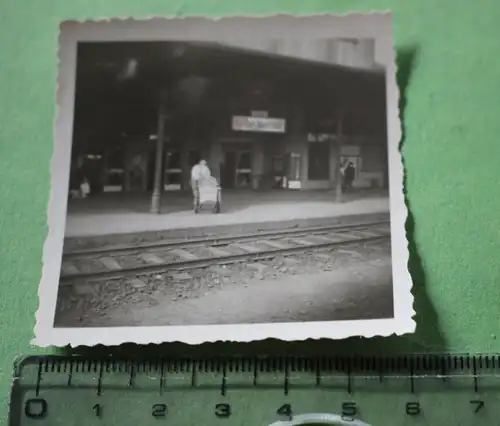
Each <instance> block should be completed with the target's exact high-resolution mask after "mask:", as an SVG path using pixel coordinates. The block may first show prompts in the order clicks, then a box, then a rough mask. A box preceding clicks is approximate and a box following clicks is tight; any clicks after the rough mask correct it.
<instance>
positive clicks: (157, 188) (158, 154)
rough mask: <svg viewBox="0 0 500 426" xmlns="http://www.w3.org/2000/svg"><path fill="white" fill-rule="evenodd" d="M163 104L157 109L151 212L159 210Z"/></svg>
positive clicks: (161, 172) (163, 131)
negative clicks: (156, 136)
mask: <svg viewBox="0 0 500 426" xmlns="http://www.w3.org/2000/svg"><path fill="white" fill-rule="evenodd" d="M164 151H165V106H164V105H163V104H162V105H161V106H160V108H159V111H158V138H157V139H156V154H155V155H156V158H155V174H154V187H153V195H152V197H151V213H155V214H158V213H160V210H161V194H162V192H163V191H162V180H163V179H162V177H163V176H162V175H163V157H164V155H165V153H164Z"/></svg>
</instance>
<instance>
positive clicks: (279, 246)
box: [261, 240, 290, 250]
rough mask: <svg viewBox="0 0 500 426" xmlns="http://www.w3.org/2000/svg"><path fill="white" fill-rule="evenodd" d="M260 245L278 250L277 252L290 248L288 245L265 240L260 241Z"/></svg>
mask: <svg viewBox="0 0 500 426" xmlns="http://www.w3.org/2000/svg"><path fill="white" fill-rule="evenodd" d="M261 243H262V244H266V245H268V246H270V247H272V248H275V249H278V250H284V249H286V248H289V247H290V246H289V245H286V244H284V243H278V242H277V241H275V240H266V241H262V242H261Z"/></svg>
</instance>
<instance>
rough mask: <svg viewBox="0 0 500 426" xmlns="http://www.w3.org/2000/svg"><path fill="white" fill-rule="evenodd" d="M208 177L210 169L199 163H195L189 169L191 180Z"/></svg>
mask: <svg viewBox="0 0 500 426" xmlns="http://www.w3.org/2000/svg"><path fill="white" fill-rule="evenodd" d="M208 178H210V169H209V168H208V167H207V166H202V165H201V164H195V165H194V166H193V168H192V169H191V180H201V179H208Z"/></svg>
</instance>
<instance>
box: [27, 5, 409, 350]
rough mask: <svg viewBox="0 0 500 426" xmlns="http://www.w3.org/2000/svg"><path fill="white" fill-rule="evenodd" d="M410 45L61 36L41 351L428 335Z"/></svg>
mask: <svg viewBox="0 0 500 426" xmlns="http://www.w3.org/2000/svg"><path fill="white" fill-rule="evenodd" d="M392 32H393V24H392V16H391V14H388V13H372V14H348V15H339V16H335V15H321V16H311V17H292V16H284V15H283V16H273V17H263V18H242V17H234V18H223V19H219V20H211V19H206V18H184V19H166V18H165V19H160V18H154V19H149V20H143V21H134V20H131V19H130V20H109V21H92V22H91V21H88V22H65V23H62V24H61V31H60V39H59V77H58V89H57V112H56V114H57V116H56V119H55V129H54V138H55V141H54V156H53V161H52V170H51V187H52V192H51V199H50V203H49V208H48V229H49V231H48V236H47V240H46V243H45V247H44V265H43V277H42V281H41V284H40V290H39V297H40V308H39V311H38V313H37V325H36V328H35V334H36V337H35V342H36V343H37V344H38V345H40V346H48V345H55V346H63V345H68V344H70V345H95V344H101V343H102V344H108V345H109V344H120V343H125V342H134V343H159V342H168V341H181V342H185V343H192V344H195V343H202V342H207V341H218V340H231V341H252V340H259V339H265V338H278V339H283V340H303V339H307V338H334V339H340V338H345V337H349V336H365V337H371V336H388V335H391V334H404V333H411V332H413V331H414V329H415V323H414V320H413V319H412V317H413V315H414V311H413V296H412V294H411V286H412V282H411V277H410V275H409V273H408V270H407V263H408V249H407V240H406V234H405V221H406V216H407V209H406V206H405V204H404V197H403V166H402V159H401V154H400V151H399V143H400V138H401V125H400V121H399V111H398V101H399V92H398V89H397V85H396V64H395V57H396V51H395V48H394V45H393V36H392Z"/></svg>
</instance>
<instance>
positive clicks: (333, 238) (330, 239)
mask: <svg viewBox="0 0 500 426" xmlns="http://www.w3.org/2000/svg"><path fill="white" fill-rule="evenodd" d="M310 238H311V239H312V240H316V241H318V242H321V243H337V242H340V241H345V238H343V237H340V236H338V235H336V234H335V235H330V236H328V237H327V236H324V235H311V236H310Z"/></svg>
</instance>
